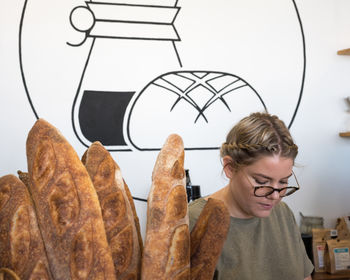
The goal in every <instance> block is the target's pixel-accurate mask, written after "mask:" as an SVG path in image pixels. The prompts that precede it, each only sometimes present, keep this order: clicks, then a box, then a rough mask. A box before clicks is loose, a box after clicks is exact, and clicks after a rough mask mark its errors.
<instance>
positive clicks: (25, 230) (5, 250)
mask: <svg viewBox="0 0 350 280" xmlns="http://www.w3.org/2000/svg"><path fill="white" fill-rule="evenodd" d="M0 267H5V268H9V269H11V270H12V271H14V272H15V273H16V274H17V275H18V276H19V278H20V279H42V280H51V279H53V278H52V276H51V272H50V269H49V265H48V261H47V257H46V252H45V249H44V244H43V241H42V238H41V235H40V231H39V228H38V224H37V219H36V215H35V212H34V207H33V203H32V201H31V198H30V194H29V192H28V190H27V188H26V186H25V185H24V184H23V182H22V181H21V180H19V179H18V178H17V177H16V176H14V175H6V176H3V177H1V178H0Z"/></svg>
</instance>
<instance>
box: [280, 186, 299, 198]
mask: <svg viewBox="0 0 350 280" xmlns="http://www.w3.org/2000/svg"><path fill="white" fill-rule="evenodd" d="M297 190H298V188H297V187H288V188H286V190H285V192H284V194H283V195H282V192H281V193H280V196H288V195H291V194H292V193H295V192H296V191H297Z"/></svg>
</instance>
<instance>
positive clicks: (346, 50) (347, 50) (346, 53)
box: [337, 49, 350, 55]
mask: <svg viewBox="0 0 350 280" xmlns="http://www.w3.org/2000/svg"><path fill="white" fill-rule="evenodd" d="M337 54H339V55H350V49H345V50H340V51H338V52H337Z"/></svg>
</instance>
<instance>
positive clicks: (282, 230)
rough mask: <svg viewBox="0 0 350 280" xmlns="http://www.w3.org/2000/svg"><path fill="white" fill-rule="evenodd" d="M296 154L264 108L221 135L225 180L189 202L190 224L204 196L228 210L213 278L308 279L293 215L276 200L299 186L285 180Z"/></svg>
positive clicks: (282, 129)
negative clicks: (224, 182) (225, 233)
mask: <svg viewBox="0 0 350 280" xmlns="http://www.w3.org/2000/svg"><path fill="white" fill-rule="evenodd" d="M297 153H298V147H297V146H296V145H295V144H294V142H293V139H292V137H291V135H290V133H289V131H288V129H287V127H286V126H285V124H284V123H283V122H282V121H281V120H280V119H278V118H277V117H276V116H272V115H270V114H267V113H253V114H251V115H250V116H248V117H246V118H244V119H242V120H241V121H240V122H239V123H238V124H237V125H235V126H234V127H233V128H232V129H231V131H230V132H229V134H228V135H227V138H226V142H225V143H224V144H222V147H221V151H220V154H221V157H222V162H223V171H224V173H225V175H226V177H227V178H228V179H229V182H228V184H227V185H226V186H225V187H223V188H222V189H220V190H218V191H217V192H215V193H213V194H212V195H210V196H208V197H205V198H201V199H198V200H195V201H194V202H192V203H191V204H190V206H189V213H190V227H191V229H192V228H193V226H194V224H195V222H196V220H197V218H198V216H199V214H200V212H201V211H202V209H203V207H204V205H205V204H206V201H207V200H208V198H210V197H212V198H216V199H220V200H222V201H223V202H224V203H225V205H226V207H227V209H228V211H229V213H230V216H231V221H230V229H229V233H228V236H227V239H226V242H225V244H224V247H223V250H222V254H221V257H220V259H219V261H218V264H217V273H216V275H217V278H218V279H224V280H230V279H239V280H244V279H249V280H255V279H259V280H263V279H266V280H267V279H268V280H274V279H283V280H294V279H295V280H302V279H311V273H312V271H313V265H312V263H311V261H310V260H309V258H308V257H307V254H306V251H305V247H304V243H303V241H302V239H301V236H300V232H299V229H298V226H297V225H296V222H295V218H294V216H293V213H292V211H291V210H290V209H289V208H288V206H287V205H286V204H285V203H284V202H281V200H282V198H283V197H285V196H288V195H291V194H292V193H294V192H295V191H296V190H298V189H299V186H298V185H297V186H289V185H288V179H289V178H290V177H292V176H294V173H293V171H292V169H293V165H294V159H295V157H296V156H297Z"/></svg>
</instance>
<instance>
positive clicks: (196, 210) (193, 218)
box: [188, 198, 205, 232]
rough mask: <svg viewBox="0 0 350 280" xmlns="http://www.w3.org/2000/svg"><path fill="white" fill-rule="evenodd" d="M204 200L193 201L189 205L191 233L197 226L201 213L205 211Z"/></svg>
mask: <svg viewBox="0 0 350 280" xmlns="http://www.w3.org/2000/svg"><path fill="white" fill-rule="evenodd" d="M202 200H204V199H203V198H200V199H197V200H195V201H192V202H191V203H190V204H189V205H188V217H189V224H190V225H189V227H190V232H191V231H192V229H193V227H194V226H195V224H196V222H197V220H198V217H199V215H200V213H201V212H202V210H203V207H204V204H205V201H202Z"/></svg>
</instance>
